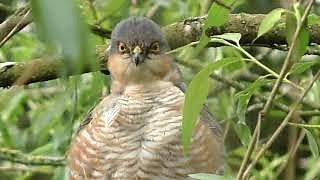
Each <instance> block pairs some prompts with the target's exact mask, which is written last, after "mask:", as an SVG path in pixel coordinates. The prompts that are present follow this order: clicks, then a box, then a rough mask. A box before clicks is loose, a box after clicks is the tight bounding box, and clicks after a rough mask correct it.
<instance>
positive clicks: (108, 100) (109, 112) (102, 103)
mask: <svg viewBox="0 0 320 180" xmlns="http://www.w3.org/2000/svg"><path fill="white" fill-rule="evenodd" d="M117 98H118V96H116V95H108V96H103V97H101V98H100V99H99V100H98V101H97V103H96V104H95V105H94V106H93V107H92V108H91V109H90V110H89V112H88V113H87V116H86V118H85V119H84V120H83V121H82V122H81V123H80V126H79V128H78V131H77V133H79V132H80V131H81V130H82V129H83V128H84V127H86V126H87V125H88V124H89V123H90V122H91V121H92V120H93V119H94V117H95V116H96V114H100V115H102V116H103V117H106V116H109V118H107V119H109V120H107V122H112V121H113V120H114V118H113V117H114V116H116V114H117V113H118V111H119V107H118V106H116V105H117V104H116V101H117ZM105 120H106V119H105Z"/></svg>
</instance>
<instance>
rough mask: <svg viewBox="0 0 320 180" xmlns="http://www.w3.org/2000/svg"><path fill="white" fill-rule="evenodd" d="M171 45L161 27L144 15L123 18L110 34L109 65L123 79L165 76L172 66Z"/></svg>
mask: <svg viewBox="0 0 320 180" xmlns="http://www.w3.org/2000/svg"><path fill="white" fill-rule="evenodd" d="M169 49H170V48H169V45H168V43H167V41H166V38H165V37H164V35H163V33H162V32H161V29H160V27H159V26H158V25H157V24H156V23H154V22H153V21H151V20H150V19H147V18H144V17H130V18H128V19H125V20H123V21H121V22H120V23H119V24H118V25H117V26H116V27H115V29H114V30H113V31H112V34H111V45H110V49H109V59H108V69H109V71H110V73H111V75H112V78H113V80H115V81H118V82H120V83H125V84H130V83H142V82H150V81H155V80H159V79H162V78H164V77H165V76H166V75H167V74H168V73H169V71H170V69H171V68H172V58H171V57H170V56H169V55H166V54H165V52H166V51H168V50H169Z"/></svg>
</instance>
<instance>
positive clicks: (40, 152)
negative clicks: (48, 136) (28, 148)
mask: <svg viewBox="0 0 320 180" xmlns="http://www.w3.org/2000/svg"><path fill="white" fill-rule="evenodd" d="M52 150H53V144H52V143H48V144H45V145H43V146H40V147H38V148H36V149H35V150H33V151H32V152H30V153H29V154H32V155H46V154H49V152H51V151H52Z"/></svg>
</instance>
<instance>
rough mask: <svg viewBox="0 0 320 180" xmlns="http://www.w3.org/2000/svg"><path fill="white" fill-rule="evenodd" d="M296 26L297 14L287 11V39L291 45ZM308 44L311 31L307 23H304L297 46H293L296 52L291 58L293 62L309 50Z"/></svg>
mask: <svg viewBox="0 0 320 180" xmlns="http://www.w3.org/2000/svg"><path fill="white" fill-rule="evenodd" d="M296 28H297V15H294V14H292V13H290V12H287V13H286V40H287V43H288V44H289V45H290V46H291V44H292V40H293V38H294V37H293V36H294V34H295V31H296ZM308 44H309V31H308V29H307V27H306V25H304V26H303V27H302V28H301V31H300V33H299V35H298V38H297V41H296V43H295V46H294V47H293V52H294V54H293V58H292V60H291V61H292V62H296V61H298V60H299V59H300V58H301V57H302V56H303V55H304V53H305V52H306V51H307V47H308Z"/></svg>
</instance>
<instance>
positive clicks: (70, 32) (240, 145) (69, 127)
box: [0, 0, 320, 179]
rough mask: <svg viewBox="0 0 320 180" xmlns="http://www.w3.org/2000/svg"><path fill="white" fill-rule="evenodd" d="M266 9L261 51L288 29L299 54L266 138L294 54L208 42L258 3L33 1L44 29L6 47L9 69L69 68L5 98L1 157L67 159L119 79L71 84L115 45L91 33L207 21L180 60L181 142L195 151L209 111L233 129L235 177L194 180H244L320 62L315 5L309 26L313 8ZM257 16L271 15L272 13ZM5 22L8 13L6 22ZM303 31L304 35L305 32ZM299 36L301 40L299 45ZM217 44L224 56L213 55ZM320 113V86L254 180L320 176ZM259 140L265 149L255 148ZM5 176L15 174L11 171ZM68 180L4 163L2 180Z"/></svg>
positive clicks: (87, 77)
mask: <svg viewBox="0 0 320 180" xmlns="http://www.w3.org/2000/svg"><path fill="white" fill-rule="evenodd" d="M23 2H24V1H22V0H14V1H8V2H6V1H4V4H5V5H6V6H8V7H10V8H12V9H15V8H18V7H19V6H21V3H23ZM206 2H207V1H206ZM208 2H209V1H208ZM210 2H211V1H210ZM257 2H259V3H261V4H264V6H265V3H266V2H267V4H268V7H263V8H267V9H270V12H269V13H268V14H267V15H266V16H265V18H264V19H263V20H262V23H261V24H260V26H259V29H258V32H257V36H256V39H255V42H259V40H260V39H263V38H264V36H265V35H266V34H268V33H269V32H270V30H271V29H272V28H274V27H277V26H285V28H286V32H284V33H285V34H286V40H287V42H288V46H287V48H290V46H292V47H291V49H292V55H291V58H289V60H288V68H285V70H284V71H285V73H284V77H282V78H283V83H282V85H281V86H279V91H277V92H276V93H275V97H274V100H273V101H272V102H273V103H272V105H273V106H271V107H270V108H269V109H268V111H267V113H266V114H264V116H263V121H262V122H261V127H260V132H259V133H258V135H257V136H255V135H254V129H255V127H256V124H257V119H258V113H259V112H261V110H262V109H263V107H264V106H265V102H266V101H267V99H269V98H270V97H271V94H272V93H271V92H272V88H273V86H274V85H275V83H276V81H277V80H278V79H280V78H281V69H282V66H283V64H284V61H285V57H286V56H287V55H288V53H290V50H289V51H288V52H284V51H278V50H274V49H271V48H268V47H267V48H261V47H253V46H251V47H249V48H248V47H246V46H242V45H240V44H241V39H242V38H246V37H241V34H239V33H229V34H221V35H214V36H211V37H208V36H207V33H206V32H207V30H208V29H209V28H212V27H215V28H221V27H222V26H223V24H225V23H226V22H227V21H228V17H229V14H230V13H234V12H239V10H241V11H240V12H247V11H249V10H250V9H251V10H252V8H253V9H254V7H251V8H248V9H246V7H248V5H249V6H250V3H252V1H250V0H243V1H241V2H237V3H234V1H233V0H220V1H216V2H215V3H213V4H212V5H210V3H209V6H208V4H207V3H203V2H202V1H193V0H188V1H182V0H178V1H167V0H162V1H155V0H152V1H124V0H121V1H120V0H119V1H111V0H76V1H63V0H56V1H50V0H42V1H40V0H31V7H32V13H33V16H34V19H35V21H36V24H35V25H30V26H28V27H27V28H25V29H24V30H23V31H20V32H19V33H18V34H16V35H14V36H13V37H12V38H11V39H10V40H9V41H8V42H7V43H6V44H5V45H4V46H3V47H1V49H0V62H7V61H16V62H27V61H30V60H32V59H36V58H39V57H48V56H50V57H53V56H54V57H64V58H63V59H65V60H66V61H65V68H64V69H61V77H62V78H60V79H57V80H52V81H48V82H40V83H34V84H31V85H28V86H25V87H11V88H6V89H0V149H1V148H10V149H15V150H19V151H20V152H23V153H24V154H26V155H30V156H31V155H32V156H33V155H42V156H56V157H63V156H64V155H65V154H66V152H67V150H68V146H69V143H70V139H71V137H72V134H73V133H74V132H75V131H76V129H77V128H78V126H79V123H80V122H81V121H82V119H84V118H85V116H86V114H87V112H88V110H89V109H90V107H92V106H93V105H94V104H95V102H96V101H97V100H98V99H99V98H100V97H101V96H103V95H104V94H107V93H108V91H109V85H110V84H109V82H110V79H109V77H108V76H106V75H104V74H102V73H100V72H93V73H88V74H83V75H77V76H73V77H67V76H66V75H67V74H68V71H77V72H81V69H82V67H83V66H92V68H96V64H95V62H96V61H95V57H94V56H93V55H92V52H93V48H94V45H100V44H104V43H105V42H108V41H109V40H108V39H106V38H105V37H101V36H97V35H94V34H93V33H90V31H89V27H87V26H86V25H85V24H89V25H96V26H99V27H103V28H105V29H108V30H112V28H113V27H114V26H115V24H116V23H118V22H119V21H120V20H121V19H123V18H126V17H128V16H132V15H140V16H148V17H150V18H151V19H153V20H154V21H156V22H157V23H158V24H160V25H161V26H164V25H167V24H171V23H174V22H177V21H181V20H183V19H186V18H188V17H192V16H200V15H203V13H207V14H208V18H207V21H206V22H204V23H205V24H204V28H203V32H202V34H201V35H200V40H199V41H198V42H195V43H193V44H191V45H187V46H185V47H180V48H178V49H176V50H173V51H171V53H172V54H173V55H174V56H175V57H176V60H177V63H179V66H180V68H181V69H182V73H183V76H184V78H185V81H186V83H187V84H188V85H189V86H188V89H187V92H186V99H185V106H184V112H183V122H182V135H183V136H182V142H183V145H184V147H185V150H186V152H187V150H188V146H189V143H190V138H191V136H192V131H193V127H194V125H195V124H196V121H197V118H198V116H199V113H200V112H201V108H202V106H203V104H207V105H208V107H209V109H210V111H211V112H212V113H213V114H214V116H215V118H216V119H218V120H219V122H220V123H221V124H222V126H223V129H224V139H225V144H226V147H227V165H226V173H225V176H217V175H213V174H204V173H201V172H199V174H192V175H190V176H191V177H193V178H195V179H235V178H236V177H237V174H238V173H239V168H240V166H241V164H242V162H243V159H245V156H246V154H247V153H246V152H247V149H248V147H250V143H252V142H253V144H254V146H253V147H254V148H256V149H255V151H254V152H253V155H252V156H251V158H249V160H252V159H254V158H255V157H256V154H257V152H258V151H259V150H261V149H262V147H264V146H263V144H264V143H265V142H268V141H270V137H271V136H272V135H274V132H275V130H276V129H277V128H279V124H280V123H283V122H284V119H285V117H286V116H287V114H288V113H289V111H290V110H292V108H293V105H294V103H296V102H297V99H298V97H299V96H300V95H301V94H302V92H303V91H304V90H305V89H306V87H307V85H308V84H309V83H310V82H311V80H312V78H313V77H314V76H315V74H316V73H317V71H319V67H320V65H319V64H320V63H319V62H320V60H319V56H307V55H304V54H305V52H306V51H308V50H310V48H313V49H315V50H316V51H319V46H318V45H314V44H309V39H310V37H311V36H310V34H309V33H310V32H309V29H308V25H312V24H320V21H319V19H320V18H319V16H317V15H316V14H317V13H318V12H319V10H320V9H319V7H318V6H317V5H314V9H313V11H312V13H311V15H309V16H308V18H307V22H302V18H303V14H304V12H305V10H306V9H305V7H306V6H304V5H301V4H298V3H296V4H293V5H292V10H291V9H290V10H288V9H285V8H281V7H280V6H279V3H278V1H272V2H273V3H270V2H271V1H267V0H265V1H264V0H261V1H257ZM0 3H1V2H0ZM220 3H223V4H224V5H226V7H224V6H222V5H221V4H220ZM228 7H230V8H228ZM274 7H277V8H274ZM256 10H258V11H259V12H265V11H264V10H265V9H256ZM206 11H208V12H206ZM255 12H256V11H255ZM2 16H3V15H2V13H1V8H0V19H2V18H1V17H2ZM7 16H8V13H6V15H5V16H4V18H7ZM299 26H301V29H300V30H299V31H297V29H299ZM296 31H297V32H298V33H299V34H297V37H295V34H296V33H295V32H296ZM294 41H296V42H294ZM195 44H197V46H196V47H194V45H195ZM212 44H213V45H215V46H216V45H217V44H218V45H219V47H214V48H211V47H210V48H206V46H208V45H209V46H210V45H212ZM270 47H274V44H270ZM0 67H1V66H0ZM0 69H1V68H0ZM93 70H94V69H93ZM319 111H320V82H319V80H317V81H315V83H314V84H313V86H312V89H311V90H310V91H309V92H308V94H307V95H306V97H305V98H304V100H303V101H302V102H301V103H299V106H298V107H297V109H296V110H295V113H293V115H292V117H291V118H290V123H286V124H285V125H286V126H285V127H286V128H285V129H284V132H282V133H281V134H280V135H279V136H278V137H277V138H276V140H275V141H273V142H272V144H273V145H272V146H271V147H270V148H267V149H266V151H265V152H264V153H263V156H262V157H261V158H259V159H258V162H257V165H256V166H254V167H253V169H252V170H251V171H250V173H251V174H250V175H251V176H253V178H255V179H277V178H279V179H289V178H296V179H313V178H315V177H317V176H320V172H319V165H320V158H319V144H320V128H319V124H320V118H319V117H320V116H319V115H320V113H319ZM256 138H258V139H259V141H258V142H257V143H254V140H255V139H256ZM186 155H187V154H186ZM0 157H1V156H0ZM249 163H250V161H249ZM5 168H7V169H8V170H7V171H5V170H2V169H5ZM284 172H286V173H289V174H285V173H284ZM66 178H67V169H66V167H64V166H61V167H55V166H37V165H30V164H26V165H22V164H19V163H13V162H10V161H8V160H2V159H1V158H0V179H66Z"/></svg>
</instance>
